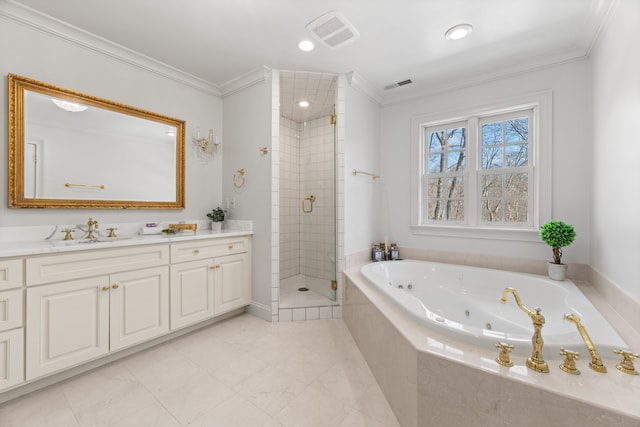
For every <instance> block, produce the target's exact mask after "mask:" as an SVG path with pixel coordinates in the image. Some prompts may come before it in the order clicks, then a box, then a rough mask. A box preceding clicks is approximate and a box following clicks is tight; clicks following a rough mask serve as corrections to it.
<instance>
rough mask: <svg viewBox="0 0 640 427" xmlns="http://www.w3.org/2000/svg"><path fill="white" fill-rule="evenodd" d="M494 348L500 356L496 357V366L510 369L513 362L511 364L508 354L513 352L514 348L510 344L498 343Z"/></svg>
mask: <svg viewBox="0 0 640 427" xmlns="http://www.w3.org/2000/svg"><path fill="white" fill-rule="evenodd" d="M496 348H499V349H500V354H499V355H498V357H496V362H498V365H502V366H506V367H508V368H510V367H512V366H513V362H511V358H510V357H509V353H511V351H513V349H514V348H515V347H514V346H513V345H511V344H508V343H506V342H502V341H500V342H498V343H497V344H496Z"/></svg>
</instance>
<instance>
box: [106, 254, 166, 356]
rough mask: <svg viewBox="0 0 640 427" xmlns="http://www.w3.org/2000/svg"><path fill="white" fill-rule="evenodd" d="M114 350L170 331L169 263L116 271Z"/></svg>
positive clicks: (113, 290)
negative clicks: (142, 268)
mask: <svg viewBox="0 0 640 427" xmlns="http://www.w3.org/2000/svg"><path fill="white" fill-rule="evenodd" d="M110 278H111V308H110V312H111V332H110V337H111V351H114V350H118V349H121V348H123V347H128V346H131V345H133V344H137V343H140V342H142V341H146V340H149V339H151V338H155V337H157V336H160V335H163V334H165V333H167V332H168V331H169V269H168V267H167V266H164V267H155V268H148V269H145V270H139V271H128V272H125V273H118V274H112V275H111V276H110Z"/></svg>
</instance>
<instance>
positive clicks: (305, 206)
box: [302, 194, 316, 213]
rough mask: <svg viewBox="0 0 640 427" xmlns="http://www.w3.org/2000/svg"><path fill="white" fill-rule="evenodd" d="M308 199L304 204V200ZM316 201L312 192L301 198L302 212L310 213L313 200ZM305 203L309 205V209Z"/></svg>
mask: <svg viewBox="0 0 640 427" xmlns="http://www.w3.org/2000/svg"><path fill="white" fill-rule="evenodd" d="M307 200H308V201H309V203H307V204H305V203H304V202H306V201H307ZM315 201H316V196H314V195H313V194H312V195H311V196H309V197H307V198H304V199H302V212H304V213H311V212H313V202H315ZM307 205H308V206H309V209H307Z"/></svg>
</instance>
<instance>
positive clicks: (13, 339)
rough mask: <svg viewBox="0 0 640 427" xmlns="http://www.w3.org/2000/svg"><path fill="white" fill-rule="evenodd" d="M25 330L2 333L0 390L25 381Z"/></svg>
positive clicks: (0, 337)
mask: <svg viewBox="0 0 640 427" xmlns="http://www.w3.org/2000/svg"><path fill="white" fill-rule="evenodd" d="M23 334H24V329H22V328H20V329H14V330H12V331H7V332H0V390H3V389H6V388H9V387H13V386H14V385H16V384H20V383H21V382H23V381H24V369H23V367H24V335H23Z"/></svg>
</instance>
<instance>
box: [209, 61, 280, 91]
mask: <svg viewBox="0 0 640 427" xmlns="http://www.w3.org/2000/svg"><path fill="white" fill-rule="evenodd" d="M270 75H271V68H269V67H267V66H266V65H263V66H261V67H258V68H255V69H253V70H251V71H249V72H247V73H244V74H241V75H239V76H238V77H235V78H233V79H231V80H229V81H228V82H226V83H223V84H222V85H220V90H221V92H222V97H223V98H225V97H227V96H229V95H233V94H234V93H237V92H240V91H243V90H244V89H246V88H248V87H251V86H253V85H256V84H258V83H262V82H264V81H265V80H267V79H268V78H269V76H270Z"/></svg>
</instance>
